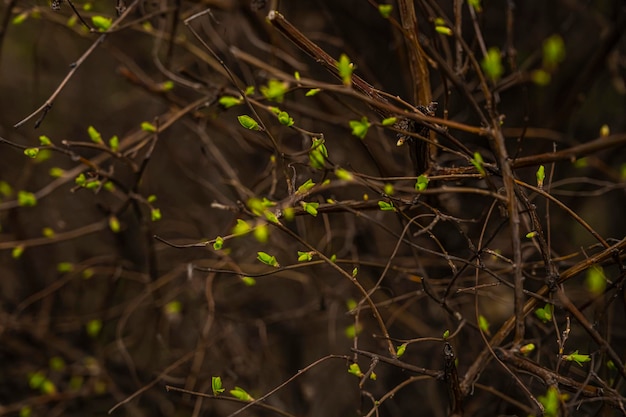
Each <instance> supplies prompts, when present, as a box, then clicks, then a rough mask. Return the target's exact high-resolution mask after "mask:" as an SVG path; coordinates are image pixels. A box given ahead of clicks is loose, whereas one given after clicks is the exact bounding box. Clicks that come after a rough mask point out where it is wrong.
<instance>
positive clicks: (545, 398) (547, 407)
mask: <svg viewBox="0 0 626 417" xmlns="http://www.w3.org/2000/svg"><path fill="white" fill-rule="evenodd" d="M537 399H538V400H539V402H540V403H541V404H542V405H543V409H544V410H543V415H544V417H557V416H558V415H559V390H558V388H556V387H555V386H550V387H549V388H548V391H546V395H540V396H539V397H538V398H537Z"/></svg>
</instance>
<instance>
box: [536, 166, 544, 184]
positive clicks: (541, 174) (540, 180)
mask: <svg viewBox="0 0 626 417" xmlns="http://www.w3.org/2000/svg"><path fill="white" fill-rule="evenodd" d="M536 175H537V187H539V188H540V189H543V180H545V179H546V169H545V167H544V166H543V165H540V166H539V168H538V169H537V174H536Z"/></svg>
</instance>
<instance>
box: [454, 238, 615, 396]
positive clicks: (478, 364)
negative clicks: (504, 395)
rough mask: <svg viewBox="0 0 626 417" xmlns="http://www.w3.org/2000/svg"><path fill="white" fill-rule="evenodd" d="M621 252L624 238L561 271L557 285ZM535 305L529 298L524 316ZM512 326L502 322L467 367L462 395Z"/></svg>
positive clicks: (541, 293)
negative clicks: (486, 344) (485, 345)
mask: <svg viewBox="0 0 626 417" xmlns="http://www.w3.org/2000/svg"><path fill="white" fill-rule="evenodd" d="M623 250H626V237H625V238H624V239H622V240H620V241H619V242H617V243H616V244H614V245H613V246H610V247H608V248H606V249H604V250H603V251H602V252H599V253H597V254H595V255H593V256H591V257H589V258H587V259H585V260H583V261H580V262H578V263H577V264H576V265H573V266H571V267H570V268H568V269H567V270H565V271H563V273H561V275H560V276H559V279H558V281H557V285H560V284H563V283H564V282H566V281H568V280H569V279H571V278H572V277H574V276H576V275H578V274H579V273H581V272H583V271H584V270H586V269H587V268H589V267H591V266H593V265H596V264H598V263H601V262H604V261H606V260H608V259H610V258H612V257H614V256H615V253H619V252H621V251H623ZM549 291H550V289H549V288H548V286H547V285H544V286H543V287H541V288H540V289H539V291H537V294H538V295H539V296H545V295H547V294H548V292H549ZM537 304H538V299H537V298H531V299H530V300H528V301H527V302H526V304H525V305H524V310H523V313H524V316H527V315H528V314H530V313H531V312H532V311H533V310H534V309H535V308H536V307H537ZM514 326H515V317H511V318H509V319H508V320H507V321H506V322H504V324H503V325H502V327H500V330H498V332H497V333H496V334H495V335H494V336H493V337H492V338H491V340H490V341H489V346H490V347H489V346H487V347H485V348H484V349H483V350H482V352H480V354H478V356H477V358H476V360H475V361H474V363H473V364H472V365H471V366H470V367H469V369H468V370H467V372H466V373H465V376H464V377H463V380H462V381H461V390H462V392H463V394H464V395H467V394H468V393H469V392H470V390H471V387H472V384H473V382H474V381H475V380H476V378H477V377H478V375H479V374H480V373H481V372H482V370H483V369H484V368H485V366H486V365H487V363H488V362H489V359H490V357H491V350H492V349H493V348H496V347H498V346H500V344H501V343H502V342H503V341H504V339H505V338H506V337H507V336H508V335H509V333H510V332H511V331H512V330H513V328H514ZM621 372H622V373H624V372H625V371H624V369H622V370H621Z"/></svg>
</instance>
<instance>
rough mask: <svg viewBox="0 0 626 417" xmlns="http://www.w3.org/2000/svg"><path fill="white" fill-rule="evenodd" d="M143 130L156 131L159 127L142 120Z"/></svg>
mask: <svg viewBox="0 0 626 417" xmlns="http://www.w3.org/2000/svg"><path fill="white" fill-rule="evenodd" d="M141 130H143V131H144V132H150V133H156V131H157V128H156V126H155V125H153V124H152V123H150V122H141Z"/></svg>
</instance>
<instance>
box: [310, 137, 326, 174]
mask: <svg viewBox="0 0 626 417" xmlns="http://www.w3.org/2000/svg"><path fill="white" fill-rule="evenodd" d="M326 158H328V149H326V145H324V139H318V138H313V142H312V143H311V149H310V150H309V164H310V165H311V167H312V168H315V169H324V166H325V165H326Z"/></svg>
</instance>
